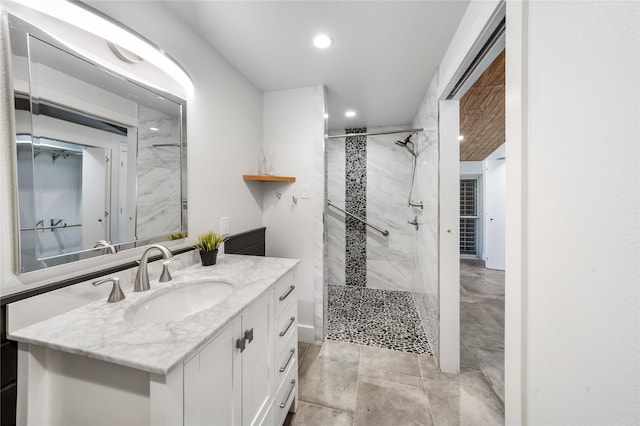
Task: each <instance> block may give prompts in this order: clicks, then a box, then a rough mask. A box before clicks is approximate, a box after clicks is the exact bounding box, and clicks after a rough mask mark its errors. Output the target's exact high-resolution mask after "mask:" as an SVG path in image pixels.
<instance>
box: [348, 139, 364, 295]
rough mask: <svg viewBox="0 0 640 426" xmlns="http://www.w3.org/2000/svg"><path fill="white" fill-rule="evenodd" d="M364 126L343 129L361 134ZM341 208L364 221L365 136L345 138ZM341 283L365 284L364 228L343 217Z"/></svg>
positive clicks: (361, 285)
mask: <svg viewBox="0 0 640 426" xmlns="http://www.w3.org/2000/svg"><path fill="white" fill-rule="evenodd" d="M366 131H367V129H366V128H359V129H346V133H365V132H366ZM344 149H345V189H344V192H345V193H344V201H345V210H346V211H348V212H349V213H351V214H353V215H356V216H358V217H360V218H362V219H363V220H367V137H366V136H349V137H347V138H346V139H345V144H344ZM345 266H346V273H345V284H347V285H350V286H359V287H365V286H366V285H367V228H366V225H365V224H364V223H362V222H360V221H359V220H357V219H354V218H352V217H351V216H348V215H347V216H345Z"/></svg>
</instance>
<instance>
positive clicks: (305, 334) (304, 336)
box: [298, 324, 316, 344]
mask: <svg viewBox="0 0 640 426" xmlns="http://www.w3.org/2000/svg"><path fill="white" fill-rule="evenodd" d="M298 341H300V342H305V343H311V344H313V343H315V342H316V341H315V333H314V328H313V326H311V325H304V324H298Z"/></svg>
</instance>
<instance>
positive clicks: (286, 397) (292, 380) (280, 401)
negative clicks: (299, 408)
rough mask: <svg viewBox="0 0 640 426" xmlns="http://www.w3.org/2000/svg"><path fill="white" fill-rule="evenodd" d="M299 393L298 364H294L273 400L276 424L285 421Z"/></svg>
mask: <svg viewBox="0 0 640 426" xmlns="http://www.w3.org/2000/svg"><path fill="white" fill-rule="evenodd" d="M297 394H298V366H297V365H294V366H293V367H292V368H291V369H290V370H289V373H288V374H287V376H286V378H285V379H284V383H283V384H282V387H281V388H280V390H279V391H278V393H277V394H276V400H275V401H274V402H273V404H274V407H275V412H276V420H278V422H277V423H276V424H278V425H281V424H282V423H283V422H284V419H285V417H286V416H287V413H288V412H289V407H291V402H292V401H293V399H294V398H295V397H296V396H297Z"/></svg>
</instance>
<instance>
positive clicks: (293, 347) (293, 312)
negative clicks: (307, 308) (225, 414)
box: [273, 270, 298, 425]
mask: <svg viewBox="0 0 640 426" xmlns="http://www.w3.org/2000/svg"><path fill="white" fill-rule="evenodd" d="M296 300H297V299H296V285H295V270H290V271H289V272H287V273H286V274H285V275H284V276H283V277H282V278H280V279H279V280H278V282H277V283H276V286H275V290H274V295H273V303H274V306H275V332H274V334H275V337H274V340H275V349H274V350H275V360H276V363H275V369H274V373H275V379H274V380H275V385H276V399H275V401H274V403H273V416H274V417H275V422H276V424H278V425H281V424H282V423H283V422H284V419H285V417H286V416H287V413H288V412H289V411H292V412H294V413H295V412H296V411H297V408H298V304H297V302H296Z"/></svg>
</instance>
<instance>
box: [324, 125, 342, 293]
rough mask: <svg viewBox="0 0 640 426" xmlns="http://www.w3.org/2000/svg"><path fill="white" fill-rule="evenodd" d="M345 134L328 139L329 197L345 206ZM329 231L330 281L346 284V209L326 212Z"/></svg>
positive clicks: (330, 208) (338, 204)
mask: <svg viewBox="0 0 640 426" xmlns="http://www.w3.org/2000/svg"><path fill="white" fill-rule="evenodd" d="M344 143H345V138H337V139H327V141H326V142H325V150H326V156H327V157H326V162H327V198H328V199H329V200H330V201H331V202H332V203H334V204H335V205H337V206H339V207H340V208H344V205H345V203H344V199H345V196H344V195H345V149H344ZM325 232H326V233H327V242H326V246H327V264H328V268H327V269H328V274H327V276H328V282H329V284H335V285H345V221H344V213H341V212H339V211H337V210H336V209H334V208H332V207H329V208H327V210H326V216H325Z"/></svg>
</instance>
